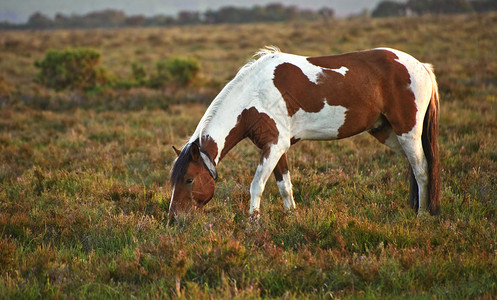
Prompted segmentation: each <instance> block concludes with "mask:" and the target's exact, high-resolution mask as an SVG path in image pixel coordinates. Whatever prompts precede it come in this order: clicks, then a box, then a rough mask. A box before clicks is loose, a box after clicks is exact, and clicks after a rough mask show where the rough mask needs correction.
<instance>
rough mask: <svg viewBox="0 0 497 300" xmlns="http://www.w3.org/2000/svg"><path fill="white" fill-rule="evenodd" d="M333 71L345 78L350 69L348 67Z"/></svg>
mask: <svg viewBox="0 0 497 300" xmlns="http://www.w3.org/2000/svg"><path fill="white" fill-rule="evenodd" d="M330 70H331V71H334V72H337V73H340V74H342V76H345V74H347V71H348V70H349V68H347V67H340V69H330Z"/></svg>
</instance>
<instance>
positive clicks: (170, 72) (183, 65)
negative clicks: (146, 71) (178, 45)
mask: <svg viewBox="0 0 497 300" xmlns="http://www.w3.org/2000/svg"><path fill="white" fill-rule="evenodd" d="M155 68H156V71H157V73H156V74H155V75H154V76H152V78H150V82H149V84H150V87H152V88H164V87H165V86H166V85H167V84H172V85H175V86H186V85H188V84H190V83H191V82H193V80H194V79H195V77H196V76H197V74H198V72H199V71H200V65H199V63H198V61H197V60H196V59H194V58H181V57H170V58H167V59H163V60H159V61H157V62H156V64H155Z"/></svg>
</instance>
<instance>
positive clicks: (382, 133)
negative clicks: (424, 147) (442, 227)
mask: <svg viewBox="0 0 497 300" xmlns="http://www.w3.org/2000/svg"><path fill="white" fill-rule="evenodd" d="M379 120H382V122H377V124H376V125H377V126H376V127H375V128H373V129H371V130H370V131H369V133H370V134H371V135H373V136H374V137H375V138H376V139H377V140H378V141H380V142H381V143H383V144H385V145H386V146H388V147H390V148H391V149H392V150H394V151H395V152H396V153H399V154H401V153H402V154H406V156H407V157H408V158H409V155H408V154H407V153H417V154H411V155H410V156H412V158H410V159H409V164H410V165H411V167H410V168H409V173H410V192H409V205H410V206H411V208H414V209H418V205H419V201H418V199H419V191H420V187H419V185H418V182H417V178H421V179H420V180H423V178H426V179H425V180H427V177H426V174H427V172H426V171H425V172H423V171H421V170H420V169H422V170H427V169H426V168H423V167H417V169H418V172H417V173H418V176H416V175H415V173H414V171H413V170H414V167H413V163H411V161H414V164H415V165H418V166H420V165H421V166H422V165H423V162H422V161H423V159H424V155H423V156H422V157H421V158H420V154H419V152H420V151H419V149H418V150H417V151H416V150H411V149H415V148H419V143H420V140H419V139H418V142H417V143H418V146H416V142H414V141H415V140H416V139H412V138H402V137H399V136H397V135H396V134H395V132H394V130H393V128H392V126H391V125H390V123H388V121H387V120H386V119H385V118H384V117H380V119H379ZM400 140H403V142H402V144H401V142H400ZM421 153H423V152H422V151H421ZM424 160H426V159H424ZM419 161H421V163H418V162H419ZM426 190H427V185H425V191H426ZM426 197H427V196H426ZM425 199H427V198H425ZM426 201H427V200H426Z"/></svg>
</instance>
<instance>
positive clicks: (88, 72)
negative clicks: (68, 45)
mask: <svg viewBox="0 0 497 300" xmlns="http://www.w3.org/2000/svg"><path fill="white" fill-rule="evenodd" d="M100 57H101V55H100V53H99V52H98V51H96V50H94V49H87V48H76V49H66V50H49V51H48V52H47V53H45V57H44V58H43V60H42V61H36V62H35V67H37V68H39V69H40V73H38V74H37V77H36V81H37V82H40V83H42V84H43V85H45V86H46V87H48V88H52V89H55V90H58V91H59V90H64V89H83V90H89V89H93V88H95V87H97V86H98V85H105V84H106V83H108V82H109V81H110V76H109V74H108V72H107V71H106V70H105V69H104V68H102V67H98V64H99V63H100Z"/></svg>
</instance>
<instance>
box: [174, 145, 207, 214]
mask: <svg viewBox="0 0 497 300" xmlns="http://www.w3.org/2000/svg"><path fill="white" fill-rule="evenodd" d="M173 149H174V151H175V152H176V154H177V155H178V158H177V159H176V161H175V162H174V166H173V169H172V171H171V179H170V182H171V185H172V186H173V196H172V199H171V203H170V204H169V217H170V218H171V217H176V216H178V215H179V214H181V213H184V212H189V211H191V210H193V209H196V208H201V207H203V206H204V205H205V204H207V202H209V200H211V199H212V196H213V195H214V189H215V180H216V179H217V170H216V167H215V165H214V163H213V162H212V160H211V158H210V157H209V155H208V154H207V153H206V152H203V151H201V150H200V148H199V146H198V144H197V143H189V144H187V145H186V146H185V147H184V148H183V150H182V151H179V150H178V149H176V148H174V146H173Z"/></svg>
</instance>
